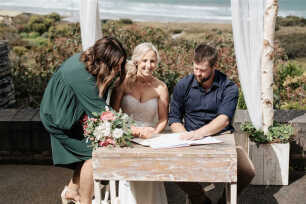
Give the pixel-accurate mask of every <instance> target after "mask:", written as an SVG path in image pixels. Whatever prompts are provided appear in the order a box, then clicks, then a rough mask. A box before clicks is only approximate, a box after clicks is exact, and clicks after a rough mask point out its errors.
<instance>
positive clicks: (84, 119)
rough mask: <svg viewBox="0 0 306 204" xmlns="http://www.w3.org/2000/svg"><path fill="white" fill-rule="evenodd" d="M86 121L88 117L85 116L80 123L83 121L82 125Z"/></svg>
mask: <svg viewBox="0 0 306 204" xmlns="http://www.w3.org/2000/svg"><path fill="white" fill-rule="evenodd" d="M87 120H88V115H87V114H85V115H84V117H83V119H82V121H83V123H85V122H86V121H87Z"/></svg>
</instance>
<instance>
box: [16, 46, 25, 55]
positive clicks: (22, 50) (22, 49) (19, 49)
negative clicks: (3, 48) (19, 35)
mask: <svg viewBox="0 0 306 204" xmlns="http://www.w3.org/2000/svg"><path fill="white" fill-rule="evenodd" d="M27 51H28V50H27V48H25V47H23V46H15V47H14V48H13V52H14V53H16V55H17V56H21V55H24V54H25V53H26V52H27Z"/></svg>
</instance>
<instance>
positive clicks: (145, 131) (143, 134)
mask: <svg viewBox="0 0 306 204" xmlns="http://www.w3.org/2000/svg"><path fill="white" fill-rule="evenodd" d="M154 131H155V129H154V128H152V127H141V129H140V135H139V137H140V138H144V139H148V138H151V137H152V135H153V134H154Z"/></svg>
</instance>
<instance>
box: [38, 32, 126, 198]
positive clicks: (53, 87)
mask: <svg viewBox="0 0 306 204" xmlns="http://www.w3.org/2000/svg"><path fill="white" fill-rule="evenodd" d="M125 63H126V52H125V50H124V48H123V46H122V45H121V43H120V42H119V41H118V40H117V39H115V38H113V37H104V38H102V39H100V40H98V41H97V42H96V43H95V44H94V45H93V46H92V47H90V48H89V49H87V50H86V51H84V52H82V53H79V54H75V55H73V56H72V57H70V58H69V59H67V60H66V61H65V62H64V63H63V64H62V65H61V67H60V68H59V69H58V70H57V71H56V72H55V73H54V75H53V76H52V78H51V79H50V81H49V83H48V86H47V88H46V90H45V92H44V96H43V99H42V102H41V106H40V118H41V121H42V123H43V125H44V126H45V128H46V129H47V131H48V132H49V133H50V136H51V147H52V158H53V163H54V165H56V166H64V167H68V168H72V169H74V172H73V176H72V179H71V180H70V182H69V184H68V186H66V187H65V188H64V190H63V192H62V194H61V197H62V202H63V203H64V204H65V203H68V202H74V203H81V204H89V203H91V202H92V200H91V199H92V194H93V177H92V162H91V155H92V147H90V144H89V143H86V139H84V136H83V132H82V127H81V122H80V121H81V119H82V117H83V116H84V115H85V114H86V115H88V116H91V115H92V113H93V112H101V111H103V110H104V109H105V105H106V102H105V95H106V93H107V88H108V87H109V86H110V84H111V82H112V81H113V80H114V79H115V78H116V77H117V76H119V79H118V83H119V84H120V83H121V82H122V81H123V79H124V77H125V69H124V67H125Z"/></svg>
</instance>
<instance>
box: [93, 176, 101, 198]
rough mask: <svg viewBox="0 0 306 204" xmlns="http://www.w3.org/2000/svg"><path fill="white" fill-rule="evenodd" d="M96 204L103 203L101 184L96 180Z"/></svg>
mask: <svg viewBox="0 0 306 204" xmlns="http://www.w3.org/2000/svg"><path fill="white" fill-rule="evenodd" d="M94 192H95V204H100V203H101V183H100V181H99V180H94Z"/></svg>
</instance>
